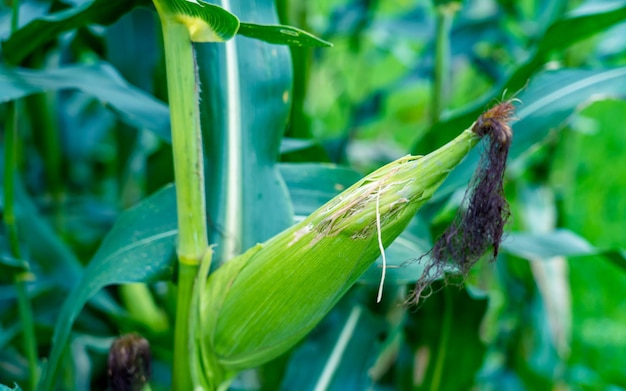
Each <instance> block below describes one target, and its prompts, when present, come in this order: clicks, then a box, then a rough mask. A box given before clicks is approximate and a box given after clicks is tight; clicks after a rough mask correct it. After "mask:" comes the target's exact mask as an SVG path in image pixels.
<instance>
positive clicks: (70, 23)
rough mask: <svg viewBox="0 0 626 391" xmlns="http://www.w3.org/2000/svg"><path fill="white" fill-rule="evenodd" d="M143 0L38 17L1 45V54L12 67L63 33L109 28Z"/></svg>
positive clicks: (106, 0) (105, 1) (99, 3)
mask: <svg viewBox="0 0 626 391" xmlns="http://www.w3.org/2000/svg"><path fill="white" fill-rule="evenodd" d="M142 3H146V1H144V0H95V1H92V2H91V3H85V4H83V5H80V6H78V7H74V8H70V9H68V10H65V11H61V12H56V13H54V14H51V15H47V16H44V17H42V18H38V19H35V20H33V21H32V22H30V23H28V24H27V25H26V26H24V27H22V28H20V29H19V30H17V31H16V32H15V33H14V34H12V35H11V37H9V39H8V40H6V41H5V42H3V43H2V54H3V56H4V57H5V58H6V60H7V61H8V62H9V63H10V64H19V63H21V62H22V61H23V60H24V59H25V58H26V57H27V56H28V55H30V54H31V53H33V52H34V51H35V50H36V49H38V48H40V47H42V46H43V45H45V44H46V43H48V42H50V41H51V40H53V39H55V38H56V37H58V36H59V35H60V34H61V33H64V32H66V31H69V30H73V29H75V28H78V27H81V26H84V25H87V24H92V23H93V24H100V25H109V24H112V23H114V22H115V21H116V20H118V19H119V17H120V16H122V15H124V14H125V13H126V12H128V11H130V10H131V9H132V8H134V7H136V6H137V5H139V4H142Z"/></svg>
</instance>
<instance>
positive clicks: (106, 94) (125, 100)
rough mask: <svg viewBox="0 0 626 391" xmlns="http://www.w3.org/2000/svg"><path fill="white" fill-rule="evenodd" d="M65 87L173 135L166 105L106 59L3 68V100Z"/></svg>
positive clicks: (135, 123)
mask: <svg viewBox="0 0 626 391" xmlns="http://www.w3.org/2000/svg"><path fill="white" fill-rule="evenodd" d="M63 89H77V90H80V91H82V92H84V93H86V94H89V95H91V96H93V97H95V98H97V99H99V100H100V101H101V102H102V103H103V104H105V105H107V106H108V107H109V108H111V109H112V110H113V111H114V112H115V113H116V114H117V115H118V116H119V118H120V120H121V121H123V122H125V123H126V124H128V125H130V126H133V127H136V128H143V129H148V130H151V131H152V132H154V133H155V134H156V135H157V136H159V137H160V138H161V139H163V140H166V141H169V140H170V138H171V136H170V121H169V111H168V108H167V106H166V105H165V104H164V103H163V102H161V101H159V100H157V99H156V98H154V97H153V96H151V95H149V94H147V93H145V92H143V91H142V90H140V89H138V88H136V87H133V86H131V85H130V84H128V83H127V82H126V81H125V80H124V79H123V78H122V77H121V76H120V75H119V73H118V72H117V71H116V70H115V68H113V67H112V66H110V65H109V64H107V63H105V62H101V63H96V64H93V65H72V66H67V67H61V68H56V69H54V68H53V69H45V70H31V69H23V68H12V69H11V68H6V67H0V102H8V101H11V100H15V99H19V98H22V97H24V96H28V95H32V94H36V93H39V92H43V91H55V90H63Z"/></svg>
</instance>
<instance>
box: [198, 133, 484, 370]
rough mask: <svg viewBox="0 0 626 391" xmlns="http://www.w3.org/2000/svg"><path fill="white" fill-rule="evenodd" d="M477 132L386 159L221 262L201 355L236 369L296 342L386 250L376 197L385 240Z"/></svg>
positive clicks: (207, 297)
mask: <svg viewBox="0 0 626 391" xmlns="http://www.w3.org/2000/svg"><path fill="white" fill-rule="evenodd" d="M479 139H480V137H479V136H477V135H476V134H475V133H474V132H472V130H471V128H470V129H467V130H465V131H464V132H463V133H462V134H460V135H459V136H458V137H457V138H456V139H454V140H453V141H451V142H450V143H448V144H446V145H445V146H443V147H441V148H440V149H438V150H436V151H434V152H432V153H430V154H428V155H426V156H421V157H418V156H406V157H403V158H400V159H398V160H396V161H394V162H392V163H389V164H388V165H386V166H384V167H382V168H380V169H378V170H376V171H375V172H373V173H372V174H370V175H368V176H367V177H365V178H363V179H361V180H360V181H358V182H357V183H355V184H354V185H353V186H351V187H350V188H348V189H347V190H345V191H344V192H343V193H341V194H340V195H338V196H337V197H335V198H333V199H332V200H330V201H329V202H328V203H327V204H326V205H324V206H322V207H321V208H320V209H318V210H317V211H315V212H314V213H312V214H311V215H310V216H308V217H307V218H306V219H304V220H303V221H301V222H300V223H298V224H296V225H294V226H293V227H291V228H289V229H287V230H285V231H283V232H282V233H280V234H278V235H276V236H275V237H273V238H272V239H270V240H268V241H267V242H265V243H264V244H258V245H256V246H255V247H253V248H251V249H249V250H248V251H247V252H245V253H244V254H242V255H240V256H238V257H236V258H234V259H232V260H231V261H229V262H228V263H226V264H224V265H223V266H221V267H220V268H219V269H218V270H217V271H216V272H215V273H213V274H212V275H211V276H210V278H209V281H208V284H207V286H206V289H205V291H204V292H203V293H202V297H201V309H200V311H201V312H200V318H201V320H200V322H201V330H203V331H202V332H203V333H204V335H203V336H202V341H203V342H202V343H203V344H206V345H205V346H208V349H206V350H204V355H206V354H211V355H212V357H204V358H203V360H206V361H207V362H212V363H215V362H217V363H219V364H220V365H221V366H222V368H223V369H225V370H227V371H237V370H241V369H245V368H251V367H255V366H258V365H260V364H263V363H265V362H267V361H269V360H271V359H273V358H275V357H277V356H278V355H280V354H282V353H284V352H285V351H287V350H288V349H290V348H291V347H292V346H294V345H295V344H296V343H297V342H298V341H299V340H300V339H302V338H303V337H304V336H305V335H306V334H307V333H308V332H309V331H311V329H312V328H313V327H314V326H315V325H316V324H317V323H318V322H319V321H320V320H321V319H322V318H323V317H324V316H325V315H326V314H327V313H328V312H329V311H330V309H331V308H332V307H333V306H334V305H335V304H336V303H337V301H338V300H339V299H340V298H341V297H342V296H343V295H344V294H345V293H346V291H347V290H348V289H349V288H350V287H351V286H352V284H353V283H354V282H355V281H356V280H357V279H358V278H359V276H361V274H363V272H365V270H366V269H367V268H368V267H369V266H370V265H372V263H373V262H374V261H375V260H376V258H377V257H378V256H379V255H380V250H379V247H378V242H377V227H376V200H377V198H379V203H380V221H381V232H382V240H383V243H384V246H385V247H386V246H388V245H389V244H391V242H392V241H393V240H394V239H395V238H396V237H397V236H398V235H400V233H401V232H402V231H403V230H404V229H405V228H406V226H407V224H408V223H409V221H410V220H411V218H412V217H413V216H414V215H415V213H416V211H417V210H418V209H419V208H420V207H421V206H422V205H423V204H424V203H425V202H426V201H427V200H428V199H429V198H430V197H431V196H432V195H433V193H434V192H435V190H436V189H437V188H438V187H439V186H440V185H441V183H442V182H443V181H444V179H445V178H446V177H447V175H448V173H449V172H450V171H451V170H452V169H453V168H454V167H455V166H456V165H458V164H459V163H460V162H461V160H462V159H463V158H464V157H465V156H466V155H467V153H468V152H469V151H470V150H471V148H472V147H473V146H475V145H476V143H477V142H478V140H479ZM208 352H210V353H208Z"/></svg>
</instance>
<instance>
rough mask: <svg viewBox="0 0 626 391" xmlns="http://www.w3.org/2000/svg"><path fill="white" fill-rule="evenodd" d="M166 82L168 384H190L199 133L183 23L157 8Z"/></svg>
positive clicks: (199, 242)
mask: <svg viewBox="0 0 626 391" xmlns="http://www.w3.org/2000/svg"><path fill="white" fill-rule="evenodd" d="M157 9H158V10H159V14H160V16H161V23H162V27H163V41H164V46H165V64H166V72H167V86H168V95H169V105H170V117H171V122H172V148H173V152H174V174H175V178H176V201H177V212H178V261H179V277H178V293H177V295H178V299H177V308H176V331H175V336H174V367H173V379H172V388H173V389H175V390H190V389H193V386H192V381H191V372H190V358H191V356H192V355H191V353H190V349H189V347H190V346H189V341H190V336H189V323H188V321H189V312H190V310H191V308H190V305H189V303H190V301H191V295H192V291H193V284H194V279H195V277H196V274H197V271H198V267H199V264H200V260H201V259H202V256H203V255H204V253H205V251H206V250H207V247H208V241H207V227H206V211H205V195H204V168H203V159H202V134H201V131H200V114H199V109H198V90H199V86H198V84H197V78H196V65H195V59H194V53H193V47H192V43H191V39H190V35H189V31H188V29H187V27H186V26H185V25H183V24H181V23H180V22H179V21H177V20H175V19H174V18H172V17H169V16H168V15H167V14H166V13H165V12H163V10H162V9H159V4H157Z"/></svg>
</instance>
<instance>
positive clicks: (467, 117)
mask: <svg viewBox="0 0 626 391" xmlns="http://www.w3.org/2000/svg"><path fill="white" fill-rule="evenodd" d="M624 20H626V1H625V0H618V1H612V2H608V3H602V4H601V5H597V6H588V5H584V6H581V7H580V8H579V9H577V10H574V11H573V12H571V13H569V14H567V15H565V16H564V17H563V18H562V19H559V20H557V21H555V22H554V23H552V24H551V25H550V26H548V28H547V30H546V33H545V34H544V35H543V36H542V37H541V40H540V42H539V43H538V45H537V46H536V49H535V50H534V51H533V52H532V53H531V55H530V56H529V57H528V59H527V60H526V61H524V62H522V63H521V64H520V65H519V66H517V67H516V68H514V69H513V70H512V71H511V73H510V75H509V76H508V77H507V79H506V80H505V81H504V82H502V83H501V84H500V85H498V86H496V87H495V88H494V89H493V90H492V91H490V92H489V93H488V94H486V96H485V97H484V99H480V100H478V101H476V102H472V103H471V104H469V105H468V106H466V107H464V108H463V109H460V110H458V111H457V112H455V113H453V114H452V115H450V116H448V117H447V118H445V119H444V120H442V121H440V122H438V123H437V124H435V125H433V126H432V127H431V128H430V129H429V131H428V134H429V136H428V137H434V139H433V140H434V141H435V142H436V143H437V144H443V143H444V142H445V140H448V139H450V138H451V137H452V135H454V134H455V132H456V131H457V129H459V128H460V127H462V126H465V125H464V124H467V123H468V122H471V121H473V120H474V119H475V118H477V117H478V115H480V113H481V112H482V111H483V110H484V109H485V107H486V106H487V105H488V104H489V102H491V101H493V99H494V98H500V97H501V94H502V91H503V90H504V89H505V88H507V89H508V90H509V92H516V91H517V90H519V89H521V88H522V87H524V85H525V84H526V83H527V81H528V80H529V79H530V78H531V76H532V74H533V72H536V71H537V70H538V69H539V68H540V67H541V65H542V64H544V63H545V62H546V61H547V59H548V55H549V54H550V53H552V52H554V51H558V50H563V49H564V48H566V47H568V46H570V45H572V44H573V43H575V42H578V41H581V40H583V39H585V38H587V37H589V36H591V35H593V34H597V33H600V32H603V31H605V30H606V29H608V28H609V27H611V26H613V25H615V24H617V23H619V22H621V21H624ZM520 117H521V116H520ZM426 144H427V143H426ZM514 145H515V144H514ZM427 146H428V147H431V146H430V145H427ZM423 152H425V151H422V147H421V146H420V145H416V146H414V147H413V153H418V154H419V153H423Z"/></svg>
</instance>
